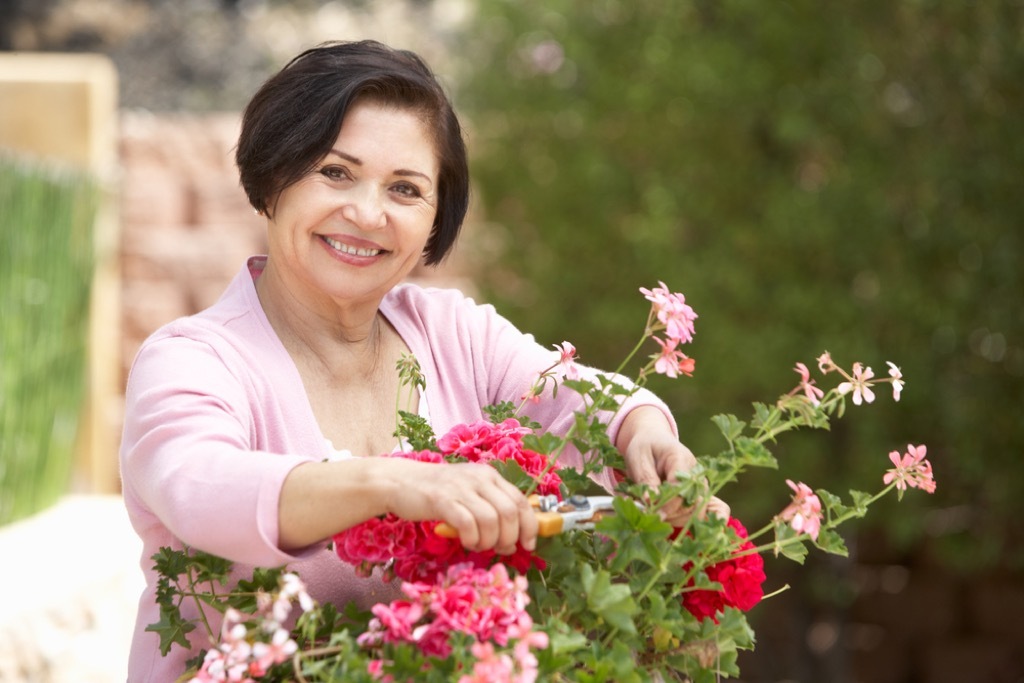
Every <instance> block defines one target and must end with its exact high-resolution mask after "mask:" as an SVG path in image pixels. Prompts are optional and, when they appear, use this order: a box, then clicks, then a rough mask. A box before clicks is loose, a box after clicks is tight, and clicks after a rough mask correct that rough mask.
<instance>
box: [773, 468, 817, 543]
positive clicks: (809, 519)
mask: <svg viewBox="0 0 1024 683" xmlns="http://www.w3.org/2000/svg"><path fill="white" fill-rule="evenodd" d="M786 484H788V485H789V488H791V489H793V500H792V501H791V502H790V503H789V505H787V506H786V509H784V510H783V511H782V512H780V513H779V519H781V520H782V521H784V522H789V525H790V526H791V527H793V531H795V532H797V533H798V534H807V535H808V536H810V538H811V540H812V541H816V540H818V532H819V531H821V518H822V514H823V513H822V511H821V500H820V499H819V498H818V496H817V494H815V493H814V491H812V490H811V487H810V486H808V485H807V484H805V483H803V482H802V481H801V482H798V483H795V484H794V483H793V481H792V480H791V479H787V480H786Z"/></svg>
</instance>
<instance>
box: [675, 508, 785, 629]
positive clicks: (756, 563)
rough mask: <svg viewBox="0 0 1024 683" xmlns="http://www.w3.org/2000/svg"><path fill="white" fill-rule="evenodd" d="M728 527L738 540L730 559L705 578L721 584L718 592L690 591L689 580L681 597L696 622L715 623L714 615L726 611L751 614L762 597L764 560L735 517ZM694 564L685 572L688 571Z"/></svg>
mask: <svg viewBox="0 0 1024 683" xmlns="http://www.w3.org/2000/svg"><path fill="white" fill-rule="evenodd" d="M728 526H729V528H730V529H732V531H733V533H734V534H735V535H736V536H737V538H738V539H740V542H739V545H737V546H736V548H735V550H734V551H733V553H732V556H731V557H729V558H728V559H726V560H723V561H721V562H717V563H715V564H713V565H711V566H710V567H708V568H707V569H705V570H704V571H705V573H706V574H707V577H708V578H709V579H710V580H712V581H716V582H718V583H719V584H721V586H722V588H721V590H707V589H693V586H694V585H695V580H694V579H690V582H689V583H688V584H687V589H686V590H685V592H684V593H683V606H684V607H686V609H687V610H688V611H689V612H690V614H692V615H693V616H695V617H697V619H701V620H703V619H711V620H713V621H714V622H715V623H716V624H717V623H718V617H717V615H718V614H720V613H722V612H723V611H725V608H726V607H734V608H736V609H738V610H741V611H743V612H748V611H750V610H751V609H752V608H753V607H754V605H756V604H757V603H759V602H761V598H762V597H764V589H763V587H762V586H763V584H764V582H765V580H766V579H767V578H768V577H767V576H765V573H764V558H762V557H761V555H760V554H759V553H757V552H754V544H753V543H752V542H750V541H747V540H745V539H746V538H747V529H746V527H744V526H743V524H742V523H741V522H740V521H739V520H738V519H736V518H735V517H730V518H729V521H728ZM692 566H693V564H692V563H688V564H687V565H686V566H684V569H686V570H687V571H689V570H690V569H691V568H692Z"/></svg>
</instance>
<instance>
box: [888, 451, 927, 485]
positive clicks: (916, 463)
mask: <svg viewBox="0 0 1024 683" xmlns="http://www.w3.org/2000/svg"><path fill="white" fill-rule="evenodd" d="M927 454H928V449H927V447H925V445H924V444H921V445H920V446H913V445H909V444H908V445H907V452H906V453H904V454H902V455H901V454H900V452H899V451H892V452H891V453H889V460H891V461H892V464H893V465H895V466H896V467H895V468H893V469H891V470H888V471H887V472H886V473H885V475H884V476H883V477H882V481H883V482H884V483H885V484H886V485H889V484H891V483H893V482H896V488H897V489H899V490H900V492H901V493H902V492H903V491H906V490H907V487H908V486H909V487H910V488H918V489H921V490H923V491H927V492H928V493H935V478H934V476H933V474H932V464H931V463H930V462H928V461H927V460H925V456H927Z"/></svg>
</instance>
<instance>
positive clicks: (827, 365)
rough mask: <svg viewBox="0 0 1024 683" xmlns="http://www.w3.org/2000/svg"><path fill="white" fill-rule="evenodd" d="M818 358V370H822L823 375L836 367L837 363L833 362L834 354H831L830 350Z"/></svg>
mask: <svg viewBox="0 0 1024 683" xmlns="http://www.w3.org/2000/svg"><path fill="white" fill-rule="evenodd" d="M816 360H817V361H818V370H821V374H823V375H825V374H828V373H829V372H831V371H832V370H835V369H836V364H835V363H833V362H832V356H830V355H829V353H828V351H825V352H824V353H822V354H821V355H820V356H818V358H817V359H816Z"/></svg>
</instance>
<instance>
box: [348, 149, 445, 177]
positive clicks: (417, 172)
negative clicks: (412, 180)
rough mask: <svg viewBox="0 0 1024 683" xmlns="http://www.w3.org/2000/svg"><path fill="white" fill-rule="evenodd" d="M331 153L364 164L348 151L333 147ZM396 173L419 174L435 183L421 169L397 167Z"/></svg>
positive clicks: (404, 174) (359, 164) (403, 174)
mask: <svg viewBox="0 0 1024 683" xmlns="http://www.w3.org/2000/svg"><path fill="white" fill-rule="evenodd" d="M330 154H333V155H335V156H338V157H341V158H342V159H344V160H345V161H348V162H349V163H352V164H355V165H356V166H362V165H363V162H362V160H360V159H359V158H358V157H354V156H352V155H351V154H347V153H346V152H342V151H341V150H340V149H333V148H332V149H331V151H330ZM394 173H395V175H399V176H417V177H419V178H423V179H424V180H426V181H427V182H428V183H430V184H431V185H433V184H434V181H433V180H431V178H430V176H428V175H427V174H426V173H421V172H420V171H413V170H412V169H408V168H399V169H395V172H394Z"/></svg>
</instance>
